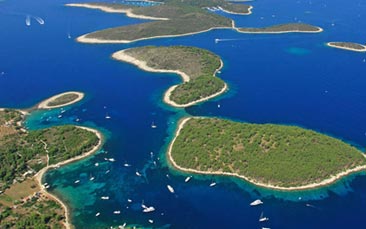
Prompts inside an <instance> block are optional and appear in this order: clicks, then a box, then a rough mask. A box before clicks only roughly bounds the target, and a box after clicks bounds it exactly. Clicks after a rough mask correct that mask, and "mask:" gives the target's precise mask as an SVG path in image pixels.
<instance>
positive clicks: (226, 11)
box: [217, 6, 253, 15]
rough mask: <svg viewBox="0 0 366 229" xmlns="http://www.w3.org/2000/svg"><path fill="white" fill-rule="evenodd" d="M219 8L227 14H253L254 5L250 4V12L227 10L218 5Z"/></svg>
mask: <svg viewBox="0 0 366 229" xmlns="http://www.w3.org/2000/svg"><path fill="white" fill-rule="evenodd" d="M217 8H219V9H220V10H221V11H223V12H225V13H227V14H235V15H250V14H252V9H253V6H249V8H248V13H238V12H232V11H229V10H225V9H224V8H222V7H220V6H219V7H217Z"/></svg>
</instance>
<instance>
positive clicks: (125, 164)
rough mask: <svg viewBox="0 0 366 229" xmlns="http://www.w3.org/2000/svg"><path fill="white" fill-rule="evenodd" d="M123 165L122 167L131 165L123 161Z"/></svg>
mask: <svg viewBox="0 0 366 229" xmlns="http://www.w3.org/2000/svg"><path fill="white" fill-rule="evenodd" d="M123 166H124V167H130V166H131V165H130V164H127V163H124V164H123Z"/></svg>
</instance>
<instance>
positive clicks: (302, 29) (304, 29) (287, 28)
mask: <svg viewBox="0 0 366 229" xmlns="http://www.w3.org/2000/svg"><path fill="white" fill-rule="evenodd" d="M237 31H238V32H240V33H319V32H322V31H323V29H322V28H320V27H317V26H313V25H309V24H304V23H288V24H281V25H274V26H269V27H264V28H237Z"/></svg>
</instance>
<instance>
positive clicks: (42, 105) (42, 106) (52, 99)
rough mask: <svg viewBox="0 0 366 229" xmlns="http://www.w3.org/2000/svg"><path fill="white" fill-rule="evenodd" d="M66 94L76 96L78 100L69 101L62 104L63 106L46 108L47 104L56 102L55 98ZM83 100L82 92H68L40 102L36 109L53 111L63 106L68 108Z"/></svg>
mask: <svg viewBox="0 0 366 229" xmlns="http://www.w3.org/2000/svg"><path fill="white" fill-rule="evenodd" d="M67 94H76V95H77V96H78V98H76V99H74V100H73V101H70V102H68V103H64V104H60V105H57V106H48V103H50V102H52V101H54V100H56V99H57V98H59V97H61V96H63V95H67ZM83 98H84V93H82V92H77V91H68V92H64V93H61V94H58V95H55V96H52V97H51V98H48V99H46V100H44V101H42V102H40V103H39V104H38V105H37V108H38V109H54V108H59V107H64V106H68V105H71V104H74V103H77V102H79V101H80V100H82V99H83Z"/></svg>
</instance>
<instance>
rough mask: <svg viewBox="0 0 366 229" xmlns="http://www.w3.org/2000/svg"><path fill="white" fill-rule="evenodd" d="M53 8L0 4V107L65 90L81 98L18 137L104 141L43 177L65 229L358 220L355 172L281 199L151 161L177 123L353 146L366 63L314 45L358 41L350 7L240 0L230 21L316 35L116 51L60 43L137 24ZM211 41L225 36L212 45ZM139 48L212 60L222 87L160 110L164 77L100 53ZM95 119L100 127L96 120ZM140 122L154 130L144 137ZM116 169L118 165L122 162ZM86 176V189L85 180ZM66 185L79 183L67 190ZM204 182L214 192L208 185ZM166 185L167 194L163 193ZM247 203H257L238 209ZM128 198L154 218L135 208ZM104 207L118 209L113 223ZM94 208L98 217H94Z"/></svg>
mask: <svg viewBox="0 0 366 229" xmlns="http://www.w3.org/2000/svg"><path fill="white" fill-rule="evenodd" d="M64 3H68V1H56V2H55V1H45V0H39V1H36V2H34V1H33V2H29V1H24V0H14V1H5V2H2V3H1V5H0V7H1V8H0V31H6V33H2V36H1V38H0V39H1V42H0V50H1V52H0V63H1V64H0V72H4V73H5V74H4V75H3V76H1V77H0V107H18V108H19V107H30V106H32V105H34V104H36V103H37V102H39V101H41V100H42V99H45V98H47V97H50V96H51V95H53V94H56V93H59V92H63V91H68V90H79V91H84V92H85V93H86V95H87V96H86V99H85V100H83V101H82V102H80V103H78V104H76V105H74V106H71V107H69V108H68V109H67V111H66V112H65V113H63V117H62V118H57V116H58V114H59V112H60V110H54V111H46V112H36V113H34V114H33V115H32V116H31V117H29V119H28V120H27V126H28V127H29V128H31V129H37V128H44V127H47V126H52V125H60V124H65V123H74V124H82V125H88V126H92V127H96V128H98V129H101V130H102V131H103V132H104V133H105V135H106V136H107V141H106V143H105V145H104V147H103V150H104V152H100V153H98V154H96V155H95V156H92V157H90V158H88V159H85V160H82V161H80V162H77V163H73V164H70V165H68V166H65V167H63V168H60V169H57V170H53V171H50V172H49V173H48V174H47V176H46V177H45V179H46V180H47V182H48V183H49V184H51V185H52V192H54V193H56V194H57V195H58V196H60V198H62V199H63V200H64V201H66V202H67V203H68V204H69V206H70V208H71V210H72V215H71V217H72V220H73V223H74V224H75V225H76V227H77V228H106V227H109V226H112V225H113V226H116V225H121V224H123V223H124V222H127V223H128V224H137V225H142V226H144V227H149V226H154V227H167V228H258V227H261V226H267V227H271V228H346V227H347V228H351V227H356V226H360V225H362V224H363V223H364V221H365V220H364V217H363V215H364V213H365V212H366V207H365V206H366V205H365V202H366V194H365V189H366V177H365V176H353V178H347V179H343V180H342V181H340V182H338V183H337V184H335V185H333V186H331V187H328V188H323V189H320V190H315V191H307V192H295V193H291V194H289V193H284V192H274V191H270V190H264V189H261V188H258V187H255V186H253V185H251V184H248V183H246V182H243V181H240V180H238V179H233V178H227V177H211V176H194V178H193V179H192V180H191V181H190V182H189V183H185V182H184V179H185V177H186V175H185V174H181V173H179V172H177V171H174V170H172V169H170V168H169V167H167V166H166V162H165V158H164V153H165V150H166V147H167V144H168V143H169V141H170V139H171V138H172V135H173V132H174V130H175V128H176V122H177V120H178V119H179V118H181V117H183V116H185V115H203V116H219V117H224V118H229V119H233V120H240V121H245V122H252V123H281V124H289V125H298V126H302V127H305V128H309V129H313V130H316V131H319V132H322V133H326V134H329V135H332V136H335V137H337V138H341V139H343V140H345V141H347V142H350V143H351V144H354V145H356V146H357V147H359V148H361V149H364V148H365V145H366V144H365V140H366V135H365V134H366V127H365V124H364V123H366V116H365V115H363V114H364V113H365V112H366V106H365V101H366V92H365V90H364V88H365V86H366V79H365V77H364V74H363V72H364V70H365V69H366V63H365V62H363V60H364V59H365V58H366V54H364V53H353V52H346V51H341V50H337V49H331V48H329V47H326V46H325V45H324V44H325V43H326V42H328V41H337V40H344V41H354V42H361V43H362V42H363V40H362V38H363V37H365V35H366V31H363V30H359V29H358V28H361V27H364V26H365V24H366V20H365V13H364V12H366V10H365V9H366V4H364V3H363V2H362V1H360V0H359V1H354V2H348V3H347V8H344V7H340V5H343V4H344V3H343V2H342V3H343V4H341V1H339V0H336V1H326V2H322V3H319V2H310V1H297V2H296V1H294V2H293V1H289V0H285V1H282V2H280V3H276V4H275V5H273V1H269V0H262V1H255V2H251V3H252V4H253V5H254V9H253V15H250V16H231V15H230V17H232V18H233V19H235V21H236V23H237V25H238V26H268V25H272V24H277V23H285V22H289V21H299V20H301V21H302V22H306V23H311V24H314V25H317V26H320V27H322V28H324V29H325V32H324V33H321V34H281V35H258V34H239V33H236V32H234V31H232V30H215V31H211V32H209V33H204V34H198V35H194V36H187V37H179V38H167V39H155V40H149V41H141V42H136V43H132V44H119V45H87V44H79V43H76V42H75V41H74V40H73V39H74V38H76V37H77V36H79V35H82V34H84V33H87V32H91V31H95V30H99V29H103V28H107V27H113V26H118V25H127V24H134V23H139V22H141V20H137V19H130V18H126V17H125V16H123V15H119V14H105V13H103V12H101V11H94V10H88V9H81V8H68V7H64V6H63V4H64ZM28 14H29V15H34V16H39V17H41V18H43V19H44V20H45V24H44V25H40V24H38V23H37V22H36V21H32V24H31V26H29V27H28V26H26V25H25V17H26V15H28ZM273 15H274V16H273ZM295 18H296V20H295ZM356 26H357V27H356ZM68 34H70V36H71V39H69V38H68ZM216 38H219V39H230V40H224V41H220V42H218V43H215V42H214V40H215V39H216ZM142 45H192V46H198V47H201V48H206V49H209V50H211V51H213V52H215V53H217V54H218V55H220V56H221V58H222V59H223V61H224V64H225V66H224V69H223V70H222V71H221V72H222V73H221V74H220V77H222V78H223V79H224V80H225V81H227V82H228V83H229V87H230V91H229V92H228V93H226V94H225V95H223V96H221V97H219V98H217V99H214V100H212V101H209V102H206V103H203V104H201V105H198V106H193V107H190V108H188V109H175V108H171V107H168V106H167V105H165V104H163V103H162V96H163V93H164V91H165V90H166V89H167V88H168V87H170V86H171V85H173V84H176V83H178V82H180V79H179V77H178V76H175V75H171V74H152V73H147V72H143V71H140V70H138V69H137V68H136V67H134V66H131V65H128V64H124V63H119V62H117V61H115V60H112V59H111V58H110V55H111V54H112V53H113V52H115V51H117V50H120V49H124V48H128V47H135V46H142ZM132 95H133V97H132ZM217 104H220V108H218V107H217ZM107 114H108V115H109V116H111V119H105V116H106V115H107ZM76 119H79V120H80V121H79V122H76ZM152 122H154V123H155V124H156V125H157V128H156V129H152V128H151V123H152ZM105 152H107V153H105ZM151 152H153V154H151ZM104 158H115V160H116V162H107V161H105V160H104ZM154 161H155V162H156V165H155V164H154ZM95 163H99V166H95ZM124 163H129V164H131V165H132V166H131V167H124V166H123V164H124ZM108 170H109V172H108V173H106V172H107V171H108ZM136 171H138V172H139V173H141V174H142V177H138V176H136V175H135V173H136ZM92 176H93V177H95V180H93V181H90V180H89V179H90V177H92ZM75 180H80V183H79V184H74V181H75ZM213 181H215V182H217V183H218V185H217V186H215V187H209V184H210V183H211V182H213ZM168 184H169V185H171V186H172V187H174V189H175V192H176V194H171V193H170V192H169V191H168V189H167V188H166V185H168ZM101 196H109V197H110V199H109V200H102V199H101ZM299 197H300V198H299ZM256 198H261V199H262V200H263V201H264V203H265V204H264V205H263V206H259V207H257V208H252V207H249V203H250V202H251V201H252V200H254V199H256ZM127 199H131V200H133V202H132V203H128V201H127ZM142 201H144V204H145V205H147V206H154V207H155V208H156V211H155V212H153V213H142V209H141V203H142ZM307 204H308V205H307ZM127 207H128V208H127ZM115 210H120V211H121V214H120V215H115V214H113V211H115ZM262 211H264V214H265V215H266V216H267V217H269V218H270V221H269V222H268V223H266V224H263V225H261V224H259V222H258V218H259V215H260V213H261V212H262ZM97 212H100V213H101V215H100V216H99V217H95V214H96V213H97ZM148 219H153V220H154V224H153V225H151V224H150V223H149V222H148Z"/></svg>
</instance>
